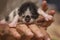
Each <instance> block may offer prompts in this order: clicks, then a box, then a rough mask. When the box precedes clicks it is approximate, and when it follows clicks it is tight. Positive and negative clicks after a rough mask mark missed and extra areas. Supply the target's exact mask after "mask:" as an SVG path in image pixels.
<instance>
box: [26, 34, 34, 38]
mask: <svg viewBox="0 0 60 40" xmlns="http://www.w3.org/2000/svg"><path fill="white" fill-rule="evenodd" d="M26 36H27V37H29V38H32V37H33V36H34V34H33V33H29V34H27V35H26Z"/></svg>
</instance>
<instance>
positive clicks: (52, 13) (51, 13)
mask: <svg viewBox="0 0 60 40" xmlns="http://www.w3.org/2000/svg"><path fill="white" fill-rule="evenodd" d="M55 13H56V12H55V10H50V11H49V12H48V14H50V15H52V16H54V14H55Z"/></svg>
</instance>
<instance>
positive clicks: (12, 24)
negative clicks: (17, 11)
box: [9, 15, 19, 27]
mask: <svg viewBox="0 0 60 40" xmlns="http://www.w3.org/2000/svg"><path fill="white" fill-rule="evenodd" d="M18 18H19V16H18V15H16V16H15V17H14V19H13V21H12V22H11V23H10V24H9V27H16V25H17V22H18Z"/></svg>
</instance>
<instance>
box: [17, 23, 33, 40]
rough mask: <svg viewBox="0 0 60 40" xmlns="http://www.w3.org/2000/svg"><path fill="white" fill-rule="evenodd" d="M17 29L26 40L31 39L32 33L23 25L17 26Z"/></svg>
mask: <svg viewBox="0 0 60 40" xmlns="http://www.w3.org/2000/svg"><path fill="white" fill-rule="evenodd" d="M17 29H19V30H20V31H22V32H23V33H24V34H25V35H26V40H28V39H29V40H30V39H31V38H32V37H33V33H32V32H31V30H30V29H29V28H28V27H27V26H26V25H25V24H21V25H19V27H17Z"/></svg>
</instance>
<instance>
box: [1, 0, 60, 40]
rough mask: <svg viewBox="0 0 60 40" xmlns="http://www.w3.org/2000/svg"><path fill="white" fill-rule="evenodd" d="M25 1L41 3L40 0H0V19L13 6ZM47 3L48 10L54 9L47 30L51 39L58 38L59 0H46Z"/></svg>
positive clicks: (59, 36)
mask: <svg viewBox="0 0 60 40" xmlns="http://www.w3.org/2000/svg"><path fill="white" fill-rule="evenodd" d="M26 1H32V2H35V3H36V4H37V5H38V6H39V5H41V3H42V0H0V20H1V19H3V18H4V17H5V16H7V15H8V14H9V13H10V12H11V11H12V10H13V9H14V8H16V7H18V6H20V5H21V4H22V3H24V2H26ZM46 1H47V3H48V7H49V9H48V10H51V9H54V10H56V14H55V15H54V20H55V21H54V22H53V23H52V25H51V26H50V27H48V30H47V32H48V33H49V34H50V36H51V38H52V39H53V40H60V0H46Z"/></svg>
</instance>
